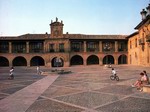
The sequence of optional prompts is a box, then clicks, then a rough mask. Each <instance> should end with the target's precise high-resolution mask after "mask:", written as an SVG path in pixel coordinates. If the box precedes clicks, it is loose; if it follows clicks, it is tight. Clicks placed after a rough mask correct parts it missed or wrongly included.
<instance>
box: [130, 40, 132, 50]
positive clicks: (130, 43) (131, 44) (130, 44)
mask: <svg viewBox="0 0 150 112" xmlns="http://www.w3.org/2000/svg"><path fill="white" fill-rule="evenodd" d="M130 49H132V42H131V41H130Z"/></svg>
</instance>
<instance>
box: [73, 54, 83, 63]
mask: <svg viewBox="0 0 150 112" xmlns="http://www.w3.org/2000/svg"><path fill="white" fill-rule="evenodd" d="M70 65H83V58H82V57H81V56H80V55H74V56H72V57H71V59H70Z"/></svg>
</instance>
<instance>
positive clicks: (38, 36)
mask: <svg viewBox="0 0 150 112" xmlns="http://www.w3.org/2000/svg"><path fill="white" fill-rule="evenodd" d="M45 36H46V34H24V35H20V36H5V37H0V40H43V39H44V38H45Z"/></svg>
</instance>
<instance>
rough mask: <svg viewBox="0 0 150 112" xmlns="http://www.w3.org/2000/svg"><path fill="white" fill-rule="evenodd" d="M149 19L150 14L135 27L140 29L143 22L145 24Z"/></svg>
mask: <svg viewBox="0 0 150 112" xmlns="http://www.w3.org/2000/svg"><path fill="white" fill-rule="evenodd" d="M148 20H150V15H147V16H146V18H145V19H144V20H143V21H141V22H140V23H139V24H138V25H137V26H136V27H135V28H134V29H139V28H140V27H141V26H142V25H143V24H145V23H146V22H147V21H148Z"/></svg>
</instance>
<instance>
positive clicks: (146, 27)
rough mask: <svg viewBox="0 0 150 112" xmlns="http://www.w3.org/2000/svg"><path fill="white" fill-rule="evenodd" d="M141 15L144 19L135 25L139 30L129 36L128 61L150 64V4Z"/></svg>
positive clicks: (135, 63) (133, 63) (134, 63)
mask: <svg viewBox="0 0 150 112" xmlns="http://www.w3.org/2000/svg"><path fill="white" fill-rule="evenodd" d="M147 12H148V13H147ZM141 15H142V21H141V22H140V23H139V24H138V25H137V26H136V27H135V29H136V30H138V31H137V32H135V33H133V34H131V35H129V36H128V37H127V38H128V63H129V64H132V65H143V66H150V4H149V6H148V7H147V11H145V10H144V9H143V10H142V12H141Z"/></svg>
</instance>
